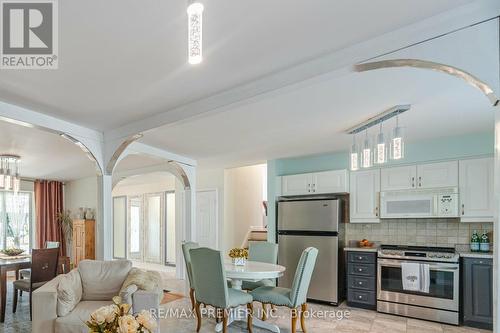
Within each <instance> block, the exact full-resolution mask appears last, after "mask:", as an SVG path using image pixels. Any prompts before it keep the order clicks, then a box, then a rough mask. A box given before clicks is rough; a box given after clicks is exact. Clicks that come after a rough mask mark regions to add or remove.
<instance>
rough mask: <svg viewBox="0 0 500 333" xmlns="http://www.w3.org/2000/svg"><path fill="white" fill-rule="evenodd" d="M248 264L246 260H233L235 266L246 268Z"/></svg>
mask: <svg viewBox="0 0 500 333" xmlns="http://www.w3.org/2000/svg"><path fill="white" fill-rule="evenodd" d="M246 263H247V259H246V258H233V265H235V266H245V265H246Z"/></svg>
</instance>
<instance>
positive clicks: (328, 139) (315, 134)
mask: <svg viewBox="0 0 500 333" xmlns="http://www.w3.org/2000/svg"><path fill="white" fill-rule="evenodd" d="M407 103H409V104H412V109H411V110H410V111H408V112H406V113H404V114H403V115H402V116H401V118H400V122H401V124H402V125H403V126H405V127H406V128H407V129H406V132H407V136H408V139H409V141H417V140H422V139H429V138H435V137H443V136H453V135H461V134H464V133H471V132H480V131H487V130H491V131H492V130H493V112H492V110H491V105H490V104H489V102H488V100H487V99H486V98H485V96H484V95H483V94H482V93H481V92H479V91H478V90H475V89H474V88H472V87H470V86H468V85H466V84H464V83H463V82H461V81H460V80H457V79H455V78H453V77H450V76H447V75H443V74H439V73H435V72H431V71H422V70H415V69H392V70H385V71H375V72H366V73H351V74H349V75H345V76H342V77H340V78H335V79H331V80H326V81H322V82H318V83H316V84H313V85H311V86H309V87H306V88H301V89H297V90H294V91H290V92H288V93H286V94H280V95H277V96H273V97H269V98H266V99H263V100H261V101H258V102H255V103H250V104H246V105H243V106H240V107H238V108H235V109H231V110H229V111H227V112H222V113H217V114H213V115H210V116H206V117H202V118H198V119H194V120H190V121H187V122H185V123H182V124H177V125H173V126H168V127H166V128H162V129H158V130H155V131H152V132H148V133H147V134H146V135H145V137H144V138H143V139H142V141H143V142H145V143H147V144H151V145H155V146H161V147H168V148H169V150H171V151H173V152H174V153H182V154H184V155H187V156H190V157H192V158H195V159H197V160H198V163H199V165H201V166H207V167H216V166H225V167H228V166H239V165H245V164H253V163H259V162H262V161H265V160H267V159H274V158H280V157H290V156H298V155H307V154H315V153H322V152H330V151H342V150H346V149H347V148H348V147H349V145H350V143H351V140H352V139H351V137H350V136H349V135H346V134H345V133H344V131H345V130H346V129H348V128H350V127H352V126H354V125H356V124H358V123H359V122H361V121H363V120H366V119H368V118H370V117H372V116H374V115H376V114H378V113H380V112H382V111H384V110H386V109H388V108H390V107H392V106H394V105H397V104H407ZM393 124H394V123H393V122H392V123H390V124H389V125H393ZM386 129H387V128H386ZM376 131H377V129H373V130H372V131H371V133H372V134H375V133H376ZM186 133H189V135H186Z"/></svg>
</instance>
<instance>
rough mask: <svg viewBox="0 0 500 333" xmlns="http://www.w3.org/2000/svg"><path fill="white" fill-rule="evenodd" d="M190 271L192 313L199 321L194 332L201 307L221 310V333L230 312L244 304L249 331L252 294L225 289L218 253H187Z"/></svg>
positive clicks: (197, 330) (197, 251) (224, 330)
mask: <svg viewBox="0 0 500 333" xmlns="http://www.w3.org/2000/svg"><path fill="white" fill-rule="evenodd" d="M190 255H191V270H192V273H193V282H194V285H195V288H196V292H195V294H194V295H195V299H196V304H195V310H196V317H197V318H198V325H197V327H196V332H199V331H200V328H201V311H200V305H201V304H202V303H203V304H207V305H211V306H213V307H214V308H215V309H216V312H217V313H220V312H221V311H222V327H223V330H222V332H223V333H226V332H227V322H228V317H229V311H228V310H229V309H231V308H234V307H238V306H241V305H246V306H247V308H248V318H247V319H248V323H247V324H248V331H249V332H252V312H253V308H252V301H253V299H252V295H250V294H248V293H246V292H244V291H241V290H236V289H232V288H228V287H227V282H226V280H227V279H226V271H225V269H224V261H223V259H222V254H221V253H220V251H216V250H212V249H209V248H206V247H202V248H197V249H192V250H190Z"/></svg>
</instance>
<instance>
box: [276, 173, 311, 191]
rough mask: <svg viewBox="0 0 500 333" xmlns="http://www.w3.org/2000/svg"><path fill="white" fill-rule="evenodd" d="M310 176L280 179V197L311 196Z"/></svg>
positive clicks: (292, 176) (301, 175)
mask: <svg viewBox="0 0 500 333" xmlns="http://www.w3.org/2000/svg"><path fill="white" fill-rule="evenodd" d="M311 183H312V175H311V174H310V173H303V174H300V175H291V176H283V177H282V179H281V194H282V195H301V194H311V190H312V189H311Z"/></svg>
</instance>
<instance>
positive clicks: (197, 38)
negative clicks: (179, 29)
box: [187, 0, 204, 65]
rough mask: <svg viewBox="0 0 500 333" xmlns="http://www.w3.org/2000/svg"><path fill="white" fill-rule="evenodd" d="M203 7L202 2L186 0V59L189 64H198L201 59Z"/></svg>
mask: <svg viewBox="0 0 500 333" xmlns="http://www.w3.org/2000/svg"><path fill="white" fill-rule="evenodd" d="M203 9H204V7H203V4H202V3H200V2H197V1H196V0H190V1H188V8H187V14H188V61H189V63H190V64H191V65H196V64H199V63H200V62H201V61H202V60H203V58H202V51H203V48H202V40H203Z"/></svg>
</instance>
